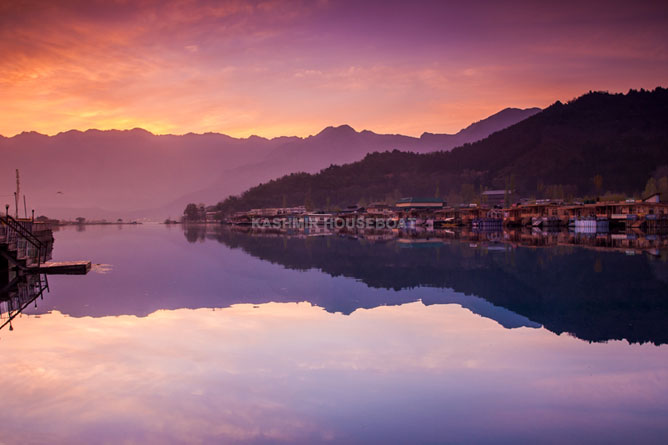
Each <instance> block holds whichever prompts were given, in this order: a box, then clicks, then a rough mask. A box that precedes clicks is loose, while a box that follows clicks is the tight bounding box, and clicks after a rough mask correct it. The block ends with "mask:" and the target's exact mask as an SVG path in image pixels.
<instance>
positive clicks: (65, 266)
mask: <svg viewBox="0 0 668 445" xmlns="http://www.w3.org/2000/svg"><path fill="white" fill-rule="evenodd" d="M90 268H91V263H90V261H64V262H48V263H43V264H40V265H39V266H32V267H29V268H28V270H29V271H30V272H35V273H46V274H49V275H86V274H87V273H88V272H89V271H90Z"/></svg>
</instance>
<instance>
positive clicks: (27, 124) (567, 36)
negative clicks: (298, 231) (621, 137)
mask: <svg viewBox="0 0 668 445" xmlns="http://www.w3.org/2000/svg"><path fill="white" fill-rule="evenodd" d="M583 3H584V2H566V1H562V2H534V1H525V2H522V1H517V2H496V1H493V2H445V1H442V2H409V1H400V2H393V1H382V2H381V1H355V2H350V1H312V2H306V1H305V2H299V1H266V2H240V1H229V2H207V1H188V0H186V1H173V2H157V1H152V0H147V1H137V2H135V1H117V2H109V1H100V2H96V1H88V0H86V1H63V2H49V1H44V2H39V1H36V2H31V1H28V2H2V3H1V4H0V60H2V62H1V63H0V104H1V105H0V110H2V116H3V119H2V120H1V121H0V134H3V135H6V136H11V135H13V134H16V133H19V132H21V131H25V130H37V131H40V132H44V133H48V134H54V133H57V132H59V131H65V130H69V129H72V128H76V129H82V130H84V129H88V128H101V129H108V128H120V129H123V128H133V127H142V128H146V129H148V130H150V131H153V132H155V133H186V132H190V131H193V132H205V131H217V132H223V133H227V134H230V135H234V136H248V135H251V134H259V135H263V136H277V135H286V134H289V135H293V134H294V135H308V134H312V133H315V132H317V131H319V130H320V129H322V128H323V127H325V126H327V125H338V124H343V123H348V124H350V125H352V126H353V127H355V128H356V129H358V130H361V129H364V128H366V129H370V130H374V131H377V132H400V133H404V134H410V135H419V134H420V133H422V132H423V131H430V132H455V131H457V130H459V129H460V128H462V127H464V126H466V125H468V124H469V123H471V122H473V121H476V120H479V119H482V118H484V117H486V116H487V115H490V114H492V113H494V112H497V111H499V110H500V109H502V108H505V107H507V106H513V107H530V106H539V107H544V106H547V105H549V104H551V103H552V102H554V101H556V100H562V101H564V100H569V99H571V98H573V97H576V96H578V95H580V94H582V93H585V92H587V91H589V90H609V91H615V92H618V91H620V92H625V91H627V90H628V89H629V88H654V87H656V86H659V85H663V86H666V82H665V79H668V6H667V5H668V3H666V2H633V3H632V2H611V1H606V2H586V4H583Z"/></svg>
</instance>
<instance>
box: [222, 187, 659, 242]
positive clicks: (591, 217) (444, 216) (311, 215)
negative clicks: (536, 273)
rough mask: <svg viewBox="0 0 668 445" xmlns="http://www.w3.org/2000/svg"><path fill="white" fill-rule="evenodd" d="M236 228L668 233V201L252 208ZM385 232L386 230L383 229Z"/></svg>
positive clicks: (422, 201) (234, 220)
mask: <svg viewBox="0 0 668 445" xmlns="http://www.w3.org/2000/svg"><path fill="white" fill-rule="evenodd" d="M224 222H225V223H228V224H234V225H256V226H263V225H264V226H267V225H272V224H281V225H284V226H285V225H286V224H287V225H293V226H296V225H308V226H318V225H323V226H325V225H329V226H332V227H334V228H343V227H348V228H352V227H358V228H362V227H360V226H366V227H369V225H371V226H376V227H377V226H379V225H381V226H383V227H384V228H402V227H406V228H412V227H428V228H440V227H449V226H467V227H472V228H474V229H480V230H497V229H501V228H503V227H526V226H529V227H537V228H542V229H546V228H552V227H554V228H561V227H569V228H571V229H573V230H575V231H581V232H592V233H596V232H607V231H609V230H613V229H622V230H623V229H642V230H668V203H664V202H661V201H660V197H659V195H658V194H655V195H653V196H650V197H648V198H646V199H643V200H626V201H615V202H602V201H599V202H591V203H582V202H570V203H567V202H563V201H553V200H539V201H534V202H530V203H529V202H522V203H516V204H514V205H512V206H510V207H507V208H503V207H501V206H498V205H496V206H492V205H479V204H467V205H458V206H448V205H447V204H446V203H445V202H443V201H442V200H440V199H437V198H403V199H401V200H399V201H398V202H396V203H395V204H394V205H388V204H384V203H374V204H371V205H369V206H367V207H364V208H363V207H357V206H351V207H349V208H346V209H344V210H339V211H336V212H331V211H317V212H309V211H307V210H306V208H304V207H303V206H300V207H290V208H264V209H253V210H250V211H247V212H239V213H235V214H234V215H232V216H231V217H229V218H227V219H225V220H224ZM381 228H382V227H381Z"/></svg>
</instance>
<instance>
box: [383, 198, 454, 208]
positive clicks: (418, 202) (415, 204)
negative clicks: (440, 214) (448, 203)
mask: <svg viewBox="0 0 668 445" xmlns="http://www.w3.org/2000/svg"><path fill="white" fill-rule="evenodd" d="M444 205H445V203H444V202H443V200H442V199H440V198H401V199H400V200H399V201H397V203H396V204H395V207H397V208H398V209H401V210H413V209H416V210H425V209H433V210H438V209H442V208H443V206H444Z"/></svg>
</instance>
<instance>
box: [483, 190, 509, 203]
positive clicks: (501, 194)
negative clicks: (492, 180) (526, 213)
mask: <svg viewBox="0 0 668 445" xmlns="http://www.w3.org/2000/svg"><path fill="white" fill-rule="evenodd" d="M511 196H512V192H511V191H510V190H487V191H484V192H482V196H481V197H482V202H483V203H485V204H488V205H490V206H492V207H495V206H499V207H505V206H506V197H507V198H508V199H510V197H511Z"/></svg>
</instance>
